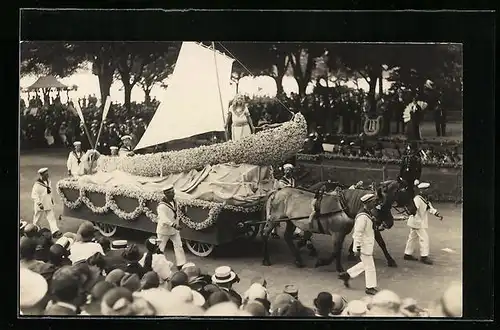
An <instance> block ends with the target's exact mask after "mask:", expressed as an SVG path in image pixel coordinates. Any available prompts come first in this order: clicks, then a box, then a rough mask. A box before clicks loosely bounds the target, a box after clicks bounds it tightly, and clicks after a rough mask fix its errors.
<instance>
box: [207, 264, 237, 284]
mask: <svg viewBox="0 0 500 330" xmlns="http://www.w3.org/2000/svg"><path fill="white" fill-rule="evenodd" d="M235 278H236V273H235V272H233V271H232V270H231V267H229V266H221V267H217V268H216V269H215V272H214V275H212V283H214V284H217V283H219V284H220V283H229V282H232V281H234V279H235Z"/></svg>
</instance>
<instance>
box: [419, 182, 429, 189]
mask: <svg viewBox="0 0 500 330" xmlns="http://www.w3.org/2000/svg"><path fill="white" fill-rule="evenodd" d="M430 186H431V184H430V183H429V182H421V183H419V184H418V186H417V188H418V189H426V188H429V187H430Z"/></svg>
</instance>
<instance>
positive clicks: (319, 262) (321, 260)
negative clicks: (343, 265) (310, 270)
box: [314, 259, 327, 268]
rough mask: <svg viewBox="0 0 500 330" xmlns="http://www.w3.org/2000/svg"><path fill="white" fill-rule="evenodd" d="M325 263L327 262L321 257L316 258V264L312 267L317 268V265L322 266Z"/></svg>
mask: <svg viewBox="0 0 500 330" xmlns="http://www.w3.org/2000/svg"><path fill="white" fill-rule="evenodd" d="M326 264H327V262H325V261H324V260H323V259H318V260H316V264H315V265H314V268H318V267H321V266H324V265H326Z"/></svg>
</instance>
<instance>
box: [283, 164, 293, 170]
mask: <svg viewBox="0 0 500 330" xmlns="http://www.w3.org/2000/svg"><path fill="white" fill-rule="evenodd" d="M292 169H293V165H292V164H285V165H283V170H284V171H286V170H292Z"/></svg>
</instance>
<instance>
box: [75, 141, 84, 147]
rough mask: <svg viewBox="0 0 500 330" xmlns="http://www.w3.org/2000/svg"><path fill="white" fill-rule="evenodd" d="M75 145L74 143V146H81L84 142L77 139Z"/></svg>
mask: <svg viewBox="0 0 500 330" xmlns="http://www.w3.org/2000/svg"><path fill="white" fill-rule="evenodd" d="M73 145H74V146H81V145H82V143H81V142H80V141H75V142H73Z"/></svg>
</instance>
